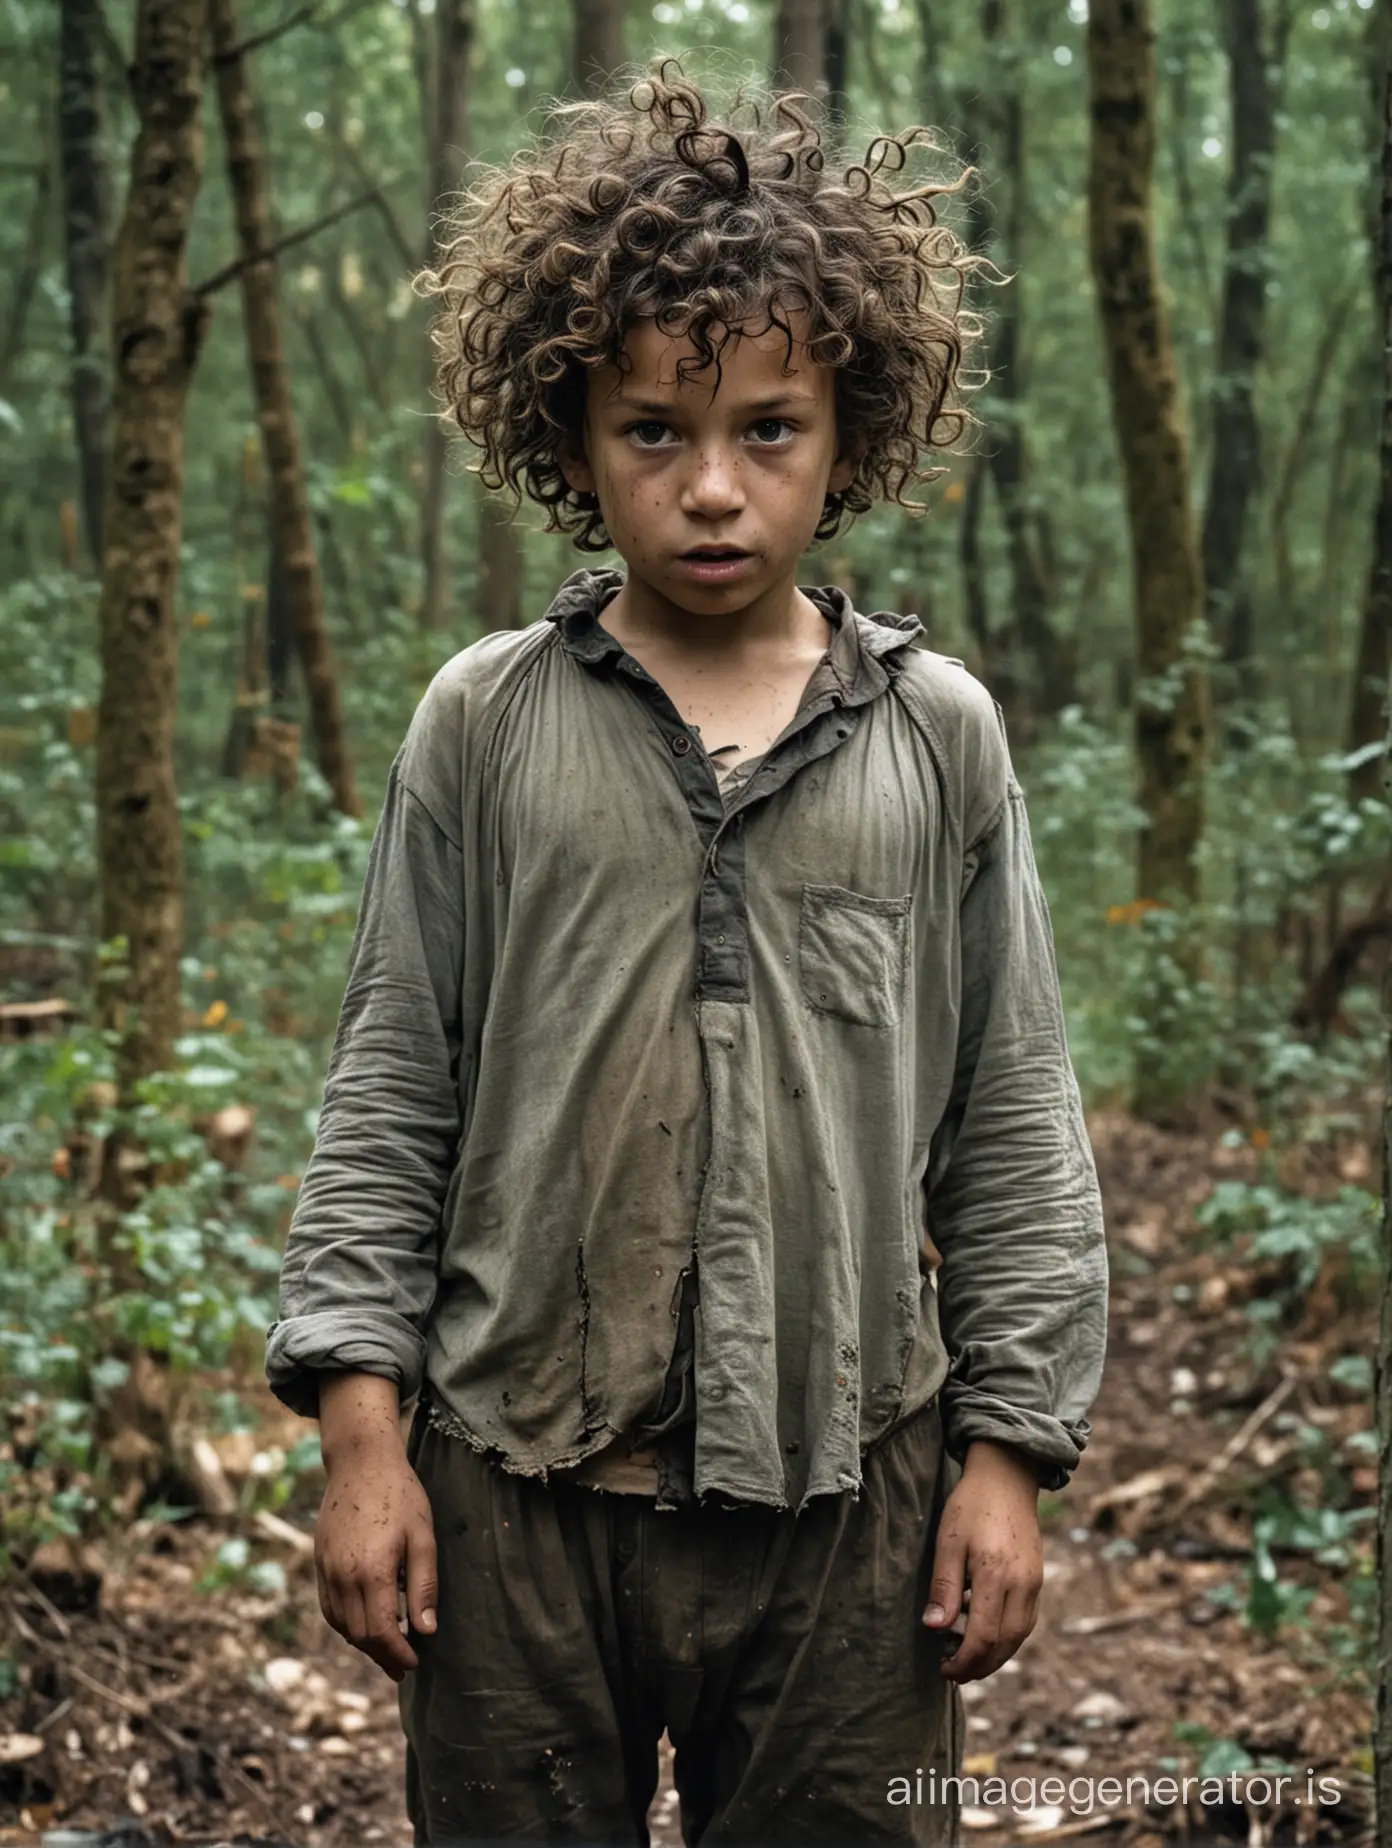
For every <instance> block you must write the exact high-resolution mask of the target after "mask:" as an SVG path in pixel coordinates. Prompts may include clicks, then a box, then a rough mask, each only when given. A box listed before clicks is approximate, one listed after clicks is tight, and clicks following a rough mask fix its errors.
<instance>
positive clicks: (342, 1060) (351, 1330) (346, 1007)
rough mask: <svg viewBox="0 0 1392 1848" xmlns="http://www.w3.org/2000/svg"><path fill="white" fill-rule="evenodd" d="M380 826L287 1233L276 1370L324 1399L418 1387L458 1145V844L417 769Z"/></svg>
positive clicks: (289, 1387)
mask: <svg viewBox="0 0 1392 1848" xmlns="http://www.w3.org/2000/svg"><path fill="white" fill-rule="evenodd" d="M406 759H407V751H406V749H405V747H403V751H402V753H400V754H399V755H398V758H397V761H396V763H395V764H393V766H392V770H391V774H390V777H389V779H388V783H387V792H386V799H385V802H384V803H383V807H382V813H381V817H380V820H379V821H378V824H377V830H376V833H375V834H374V836H373V841H372V848H371V852H370V854H369V856H368V864H367V873H366V878H365V880H364V885H363V895H362V907H361V910H360V912H359V916H358V925H357V930H356V933H355V937H354V942H353V949H352V953H351V957H350V960H349V968H348V981H347V987H346V989H345V992H344V998H343V1005H342V1009H341V1012H340V1015H339V1021H338V1028H337V1032H336V1034H335V1038H334V1045H333V1051H332V1054H331V1057H330V1060H329V1068H328V1073H327V1077H326V1079H325V1084H324V1097H323V1105H322V1108H321V1110H320V1113H319V1119H318V1126H317V1131H316V1135H315V1143H314V1150H313V1153H312V1155H311V1157H310V1160H309V1164H308V1167H307V1168H306V1170H305V1174H304V1179H303V1182H302V1184H301V1187H300V1191H299V1197H298V1200H297V1202H296V1207H295V1212H294V1215H293V1218H292V1220H291V1223H290V1231H289V1236H288V1239H287V1242H286V1250H285V1260H284V1264H283V1267H282V1270H281V1280H280V1319H279V1320H278V1321H277V1322H275V1323H274V1324H273V1325H272V1327H271V1328H270V1330H269V1331H268V1337H267V1349H266V1376H267V1379H268V1380H269V1382H270V1385H271V1389H272V1391H273V1392H274V1393H275V1394H276V1396H277V1398H279V1399H281V1400H282V1401H283V1402H284V1403H285V1404H286V1405H288V1406H289V1407H290V1408H291V1409H292V1410H293V1411H296V1412H301V1413H303V1414H305V1415H306V1416H311V1417H312V1416H314V1415H315V1414H316V1413H317V1411H318V1403H319V1384H318V1376H319V1374H320V1373H321V1372H322V1371H326V1370H327V1371H343V1370H348V1371H354V1372H363V1373H375V1374H380V1375H382V1376H383V1377H385V1378H388V1379H392V1380H395V1382H396V1384H397V1387H398V1391H399V1394H400V1399H401V1402H402V1403H403V1404H404V1403H405V1402H406V1401H407V1400H408V1399H410V1398H412V1397H414V1396H415V1394H416V1393H417V1392H418V1391H419V1389H420V1384H421V1376H422V1370H423V1366H424V1360H425V1328H426V1324H427V1322H428V1319H429V1316H430V1311H431V1307H432V1304H433V1302H434V1299H435V1292H436V1286H437V1277H438V1244H439V1228H440V1219H441V1213H442V1209H443V1205H444V1201H445V1196H446V1194H447V1192H448V1188H449V1183H450V1177H451V1175H452V1173H453V1169H454V1164H455V1161H456V1158H457V1154H458V1143H459V1131H460V1117H459V1103H458V1087H457V1078H458V1065H459V1054H460V1044H461V1030H460V1017H459V994H460V976H461V965H462V959H463V869H462V860H461V853H460V848H459V844H458V842H457V841H456V840H454V839H453V838H452V837H451V835H450V833H449V832H447V831H446V828H445V827H444V826H443V825H442V824H441V821H440V820H438V819H437V818H436V816H435V814H434V813H433V812H432V811H431V809H430V808H428V807H427V806H426V803H425V802H424V801H423V800H422V798H421V797H420V796H419V795H417V794H416V792H415V791H414V789H413V788H411V787H410V786H409V784H408V782H407V780H406V771H405V768H404V764H405V762H406Z"/></svg>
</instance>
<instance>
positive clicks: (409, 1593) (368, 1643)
mask: <svg viewBox="0 0 1392 1848" xmlns="http://www.w3.org/2000/svg"><path fill="white" fill-rule="evenodd" d="M319 1418H320V1429H321V1435H322V1445H323V1452H324V1467H325V1470H326V1472H327V1475H328V1482H327V1486H326V1488H325V1490H324V1502H323V1506H322V1507H321V1508H320V1510H319V1519H318V1522H317V1523H316V1526H315V1530H314V1565H315V1571H316V1573H317V1575H318V1579H319V1606H320V1609H321V1610H322V1611H323V1613H324V1617H325V1620H326V1621H327V1622H328V1623H329V1625H330V1626H331V1627H332V1628H333V1629H335V1630H337V1631H338V1633H339V1635H340V1636H341V1637H343V1638H344V1640H345V1641H346V1642H349V1643H351V1644H352V1645H353V1647H354V1648H355V1649H361V1650H362V1652H363V1654H364V1655H366V1656H370V1657H371V1659H372V1660H373V1661H374V1662H375V1663H376V1664H377V1666H378V1667H379V1668H381V1669H382V1670H383V1671H384V1672H385V1673H386V1674H388V1675H390V1676H391V1678H392V1680H393V1681H401V1680H403V1679H404V1677H405V1675H406V1673H407V1671H408V1670H410V1669H413V1668H416V1667H417V1666H418V1665H419V1658H418V1657H417V1655H416V1652H415V1650H414V1649H413V1648H412V1647H411V1645H410V1643H409V1642H408V1641H407V1640H406V1637H405V1636H404V1634H403V1633H402V1630H401V1627H400V1619H399V1617H398V1604H397V1599H398V1592H399V1588H400V1587H401V1586H402V1585H403V1584H404V1586H405V1590H406V1610H407V1614H408V1616H409V1618H410V1623H411V1627H412V1628H413V1629H415V1630H418V1631H419V1632H421V1634H422V1635H427V1636H428V1635H429V1634H430V1633H431V1632H432V1631H433V1630H434V1628H435V1600H436V1586H437V1578H436V1567H435V1528H434V1523H433V1521H432V1519H431V1515H430V1503H429V1501H428V1500H427V1498H426V1493H425V1490H424V1489H423V1488H422V1486H421V1482H420V1478H419V1477H418V1476H417V1475H416V1472H415V1471H414V1470H413V1469H412V1468H411V1465H410V1464H409V1463H408V1462H407V1460H406V1446H405V1444H404V1443H403V1442H402V1438H401V1430H400V1426H399V1424H398V1422H397V1412H396V1387H395V1385H394V1384H393V1382H392V1381H390V1380H383V1379H378V1378H377V1377H376V1376H374V1375H372V1374H364V1373H354V1374H331V1375H325V1376H323V1377H322V1379H321V1382H320V1394H319Z"/></svg>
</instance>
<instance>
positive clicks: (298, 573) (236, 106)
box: [209, 0, 362, 815]
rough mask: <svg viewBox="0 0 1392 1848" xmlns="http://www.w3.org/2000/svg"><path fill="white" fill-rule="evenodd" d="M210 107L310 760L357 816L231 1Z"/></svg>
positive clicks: (223, 6)
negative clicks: (227, 190) (220, 152)
mask: <svg viewBox="0 0 1392 1848" xmlns="http://www.w3.org/2000/svg"><path fill="white" fill-rule="evenodd" d="M209 17H210V20H211V23H212V41H213V51H214V59H215V64H216V69H217V87H218V104H219V109H220V112H221V117H222V130H223V139H224V142H225V144H226V148H227V169H228V180H229V183H230V186H231V190H232V199H233V204H234V207H235V210H236V218H237V238H238V242H239V244H240V246H241V252H242V256H243V258H244V259H245V263H244V267H243V269H242V271H241V285H242V308H243V317H244V320H245V324H246V337H247V350H248V355H249V358H250V363H251V376H252V386H253V390H254V392H255V396H256V412H257V421H258V423H259V425H260V429H261V445H262V449H263V452H264V454H265V457H266V468H267V475H268V481H267V487H268V491H269V496H270V512H271V527H272V532H273V534H274V543H275V546H276V550H277V553H278V556H279V560H280V564H281V569H282V570H283V571H284V574H285V587H286V597H287V601H288V604H289V610H290V622H291V626H292V628H293V630H294V636H295V648H296V653H297V655H298V658H299V663H300V671H301V673H302V675H303V677H304V684H305V692H306V694H307V696H308V700H309V712H310V725H311V728H312V731H313V734H314V754H315V760H316V762H317V763H318V765H319V769H320V771H321V773H322V774H323V777H324V780H325V781H326V782H327V783H328V785H329V787H330V789H331V790H332V791H333V799H334V804H335V806H336V807H337V808H338V809H339V810H340V811H341V812H342V813H343V814H345V815H359V814H361V813H362V804H361V802H360V801H359V799H358V792H357V786H356V783H355V781H354V777H353V765H352V759H351V757H350V755H349V751H348V741H347V737H346V735H345V733H344V727H343V709H342V702H341V700H340V697H339V681H338V668H337V665H336V664H335V661H334V656H333V648H332V646H331V644H330V641H329V630H328V621H327V618H326V615H325V611H324V587H323V582H322V580H321V578H320V575H319V561H318V556H317V554H316V552H315V548H314V526H313V522H312V520H311V518H310V511H309V491H308V488H307V486H306V482H305V471H304V460H303V457H302V455H301V451H300V435H299V427H298V425H297V423H296V421H295V407H294V403H293V400H292V398H291V393H290V370H289V367H288V365H287V363H286V358H285V341H284V338H283V335H282V332H281V324H280V301H279V293H278V288H277V283H278V273H277V269H276V265H275V261H274V259H273V258H271V257H269V256H268V255H266V254H265V253H267V252H268V251H269V250H270V248H271V245H272V243H273V241H274V240H273V237H272V231H271V207H270V188H269V184H268V181H267V175H266V163H265V158H264V155H263V153H262V147H261V141H260V138H259V136H258V135H257V132H256V120H255V103H254V99H253V97H252V93H251V79H250V76H249V73H248V71H247V65H246V60H245V57H244V56H243V54H242V53H241V52H240V51H239V50H238V44H239V41H240V34H239V32H238V28H237V14H236V0H210V11H209Z"/></svg>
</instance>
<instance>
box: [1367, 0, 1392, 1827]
mask: <svg viewBox="0 0 1392 1848" xmlns="http://www.w3.org/2000/svg"><path fill="white" fill-rule="evenodd" d="M1374 18H1375V21H1376V23H1377V26H1378V36H1377V38H1376V39H1375V40H1374V44H1375V45H1376V47H1377V53H1378V57H1377V69H1378V71H1379V74H1380V76H1381V79H1382V83H1381V96H1380V98H1379V101H1380V103H1381V116H1382V148H1381V155H1382V161H1381V167H1382V189H1381V190H1382V201H1381V204H1382V211H1381V223H1380V225H1379V227H1378V230H1379V236H1378V239H1377V243H1376V245H1375V249H1376V251H1377V256H1378V311H1379V312H1378V326H1379V331H1380V332H1381V335H1382V359H1383V373H1382V441H1381V445H1380V455H1379V462H1380V468H1381V486H1380V493H1379V498H1378V510H1377V522H1376V526H1375V528H1374V536H1373V566H1372V574H1371V578H1370V582H1369V589H1368V607H1369V608H1370V609H1371V608H1372V607H1373V606H1374V604H1376V609H1377V612H1378V614H1379V616H1380V619H1381V626H1382V630H1383V634H1384V635H1385V634H1386V632H1387V626H1388V621H1389V618H1392V0H1379V4H1378V9H1377V12H1376V14H1375V15H1374ZM1366 620H1367V611H1366V610H1365V622H1366ZM1386 671H1387V683H1386V693H1387V723H1386V730H1385V732H1384V737H1385V739H1386V752H1385V755H1384V759H1383V770H1384V781H1383V788H1384V790H1385V792H1386V793H1387V794H1388V795H1392V782H1389V781H1388V780H1387V777H1386V772H1387V768H1388V766H1389V765H1392V662H1389V663H1387V664H1386ZM1382 1027H1383V1048H1384V1054H1385V1058H1386V1064H1385V1066H1384V1069H1383V1082H1384V1090H1383V1108H1382V1259H1383V1281H1382V1306H1381V1313H1380V1315H1379V1318H1378V1335H1377V1354H1376V1360H1375V1364H1374V1373H1373V1408H1374V1417H1375V1419H1376V1423H1377V1445H1378V1488H1377V1542H1376V1549H1375V1560H1374V1571H1375V1577H1376V1582H1377V1586H1378V1651H1377V1655H1378V1669H1377V1690H1376V1703H1377V1704H1376V1708H1375V1711H1374V1716H1373V1784H1374V1808H1375V1814H1376V1817H1377V1825H1376V1826H1377V1844H1378V1848H1389V1844H1390V1843H1392V957H1389V958H1388V959H1387V961H1386V962H1385V963H1384V965H1383V986H1382Z"/></svg>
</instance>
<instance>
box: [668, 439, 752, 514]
mask: <svg viewBox="0 0 1392 1848" xmlns="http://www.w3.org/2000/svg"><path fill="white" fill-rule="evenodd" d="M682 499H683V501H684V503H685V505H686V506H687V508H689V509H690V510H691V511H692V512H693V513H706V514H711V513H725V512H728V511H729V510H730V509H731V508H734V507H739V506H742V505H743V503H744V489H743V487H742V486H741V484H740V471H739V464H738V463H737V461H736V460H735V458H734V457H733V456H730V455H727V454H725V453H723V452H722V451H718V450H707V451H705V452H703V453H702V454H701V455H699V456H697V457H696V458H695V459H694V461H693V464H692V468H691V473H690V475H689V476H688V477H687V481H686V485H685V489H684V492H683V495H682Z"/></svg>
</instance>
